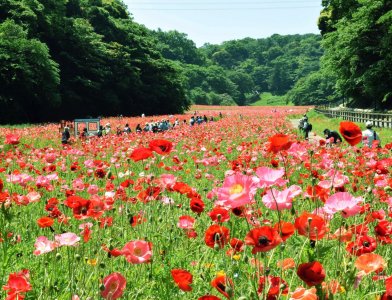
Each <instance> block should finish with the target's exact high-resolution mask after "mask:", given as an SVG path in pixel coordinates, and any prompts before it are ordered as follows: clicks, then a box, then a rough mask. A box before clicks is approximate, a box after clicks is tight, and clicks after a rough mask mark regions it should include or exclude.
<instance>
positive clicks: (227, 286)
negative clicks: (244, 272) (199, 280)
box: [211, 275, 234, 299]
mask: <svg viewBox="0 0 392 300" xmlns="http://www.w3.org/2000/svg"><path fill="white" fill-rule="evenodd" d="M211 285H212V286H213V287H214V288H216V289H217V291H218V292H219V293H221V294H222V295H223V296H225V297H226V298H227V299H230V298H231V297H232V296H233V288H234V283H233V281H232V280H231V279H230V278H228V277H227V276H226V275H218V276H216V277H215V278H214V279H213V280H212V281H211Z"/></svg>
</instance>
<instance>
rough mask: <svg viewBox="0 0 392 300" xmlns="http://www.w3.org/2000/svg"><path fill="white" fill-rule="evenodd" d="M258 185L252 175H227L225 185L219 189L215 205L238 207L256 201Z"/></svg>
mask: <svg viewBox="0 0 392 300" xmlns="http://www.w3.org/2000/svg"><path fill="white" fill-rule="evenodd" d="M256 190H257V186H256V183H255V182H254V181H253V178H252V177H250V176H246V175H242V174H240V173H236V174H234V175H232V176H229V177H226V178H225V181H224V182H223V186H222V187H221V188H219V189H218V190H217V196H218V201H216V202H215V205H221V206H226V207H230V208H236V207H239V206H243V205H245V204H248V203H251V202H253V201H254V196H255V194H256Z"/></svg>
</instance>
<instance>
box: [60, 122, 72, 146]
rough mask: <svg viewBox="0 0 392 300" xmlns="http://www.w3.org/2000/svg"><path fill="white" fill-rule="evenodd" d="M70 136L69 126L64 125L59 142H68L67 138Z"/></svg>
mask: <svg viewBox="0 0 392 300" xmlns="http://www.w3.org/2000/svg"><path fill="white" fill-rule="evenodd" d="M70 138H71V135H70V133H69V127H67V126H65V127H64V131H63V133H62V134H61V143H62V144H63V145H65V144H68V143H69V139H70Z"/></svg>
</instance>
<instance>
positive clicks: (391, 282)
mask: <svg viewBox="0 0 392 300" xmlns="http://www.w3.org/2000/svg"><path fill="white" fill-rule="evenodd" d="M385 289H386V291H385V293H384V294H383V295H382V297H381V300H391V299H392V276H390V277H388V278H387V279H385Z"/></svg>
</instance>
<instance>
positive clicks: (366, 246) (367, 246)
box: [346, 235, 377, 256]
mask: <svg viewBox="0 0 392 300" xmlns="http://www.w3.org/2000/svg"><path fill="white" fill-rule="evenodd" d="M376 248H377V242H376V240H375V239H374V238H372V237H370V236H368V235H359V236H358V235H357V236H356V239H355V241H353V242H350V243H348V244H347V247H346V250H347V251H348V252H350V253H351V254H353V255H355V256H360V255H362V254H364V253H370V252H373V251H374V250H376Z"/></svg>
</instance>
